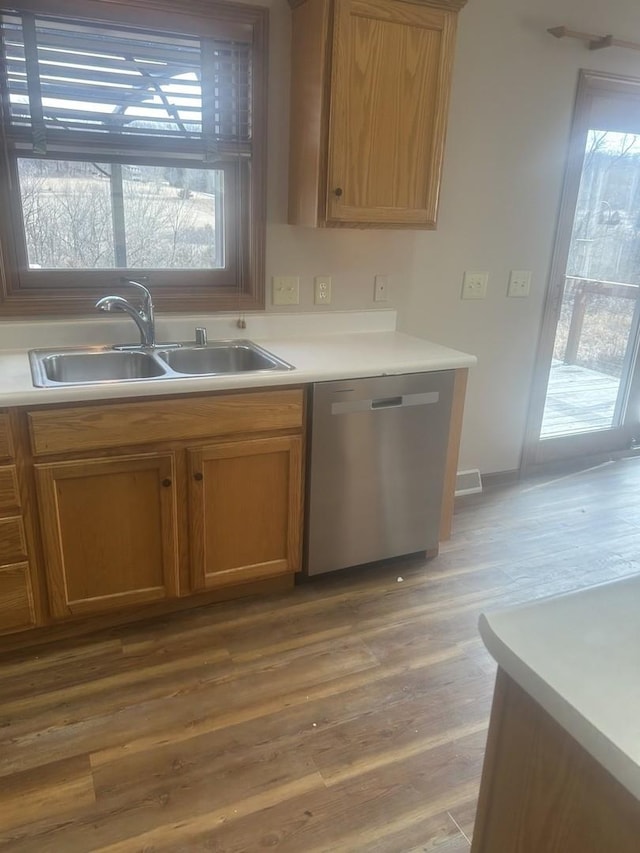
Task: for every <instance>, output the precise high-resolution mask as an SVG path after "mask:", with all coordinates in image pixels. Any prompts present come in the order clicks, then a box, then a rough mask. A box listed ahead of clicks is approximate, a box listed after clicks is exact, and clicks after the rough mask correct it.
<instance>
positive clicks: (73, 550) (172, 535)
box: [35, 452, 178, 618]
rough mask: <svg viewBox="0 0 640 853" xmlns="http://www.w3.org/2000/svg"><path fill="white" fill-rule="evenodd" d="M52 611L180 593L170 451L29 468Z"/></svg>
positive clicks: (59, 613)
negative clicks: (33, 473)
mask: <svg viewBox="0 0 640 853" xmlns="http://www.w3.org/2000/svg"><path fill="white" fill-rule="evenodd" d="M35 471H36V482H37V487H38V499H39V504H40V523H41V532H42V539H43V547H44V557H45V572H46V577H47V585H48V588H49V600H50V606H51V612H52V615H53V616H54V617H55V618H63V617H66V616H70V615H77V614H85V613H87V614H88V613H94V612H104V611H109V610H113V609H115V608H120V607H123V606H125V605H132V604H140V603H145V602H151V601H157V600H159V599H163V598H170V597H175V596H177V594H178V551H177V511H176V489H175V461H174V454H173V453H170V452H168V453H153V454H142V455H137V456H126V457H113V458H107V459H85V460H81V461H76V462H52V463H47V464H37V465H36V466H35Z"/></svg>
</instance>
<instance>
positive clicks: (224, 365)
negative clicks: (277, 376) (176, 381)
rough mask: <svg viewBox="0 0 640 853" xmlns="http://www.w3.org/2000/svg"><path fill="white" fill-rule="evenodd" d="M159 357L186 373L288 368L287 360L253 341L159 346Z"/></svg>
mask: <svg viewBox="0 0 640 853" xmlns="http://www.w3.org/2000/svg"><path fill="white" fill-rule="evenodd" d="M158 356H159V357H160V358H161V359H162V360H163V361H164V362H166V364H168V365H169V367H170V368H171V370H174V371H175V372H176V373H183V374H186V375H187V376H194V375H197V376H202V375H206V374H220V373H246V372H247V371H251V370H274V369H278V368H279V369H282V368H284V369H288V368H289V365H287V364H286V363H285V362H283V361H280V359H279V358H276V356H274V355H272V354H271V353H268V352H266V351H265V350H263V349H260V347H257V346H256V345H255V344H252V343H251V342H250V341H229V342H226V341H225V342H224V343H220V344H212V345H211V346H204V347H181V348H180V349H171V350H166V351H163V350H162V349H160V350H158Z"/></svg>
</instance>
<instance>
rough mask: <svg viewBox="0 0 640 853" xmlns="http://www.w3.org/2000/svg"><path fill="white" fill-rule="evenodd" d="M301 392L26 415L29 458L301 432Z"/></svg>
mask: <svg viewBox="0 0 640 853" xmlns="http://www.w3.org/2000/svg"><path fill="white" fill-rule="evenodd" d="M302 414H303V392H302V389H300V388H294V389H286V390H284V391H256V392H250V393H247V394H225V395H219V396H207V397H195V398H194V397H190V398H188V399H185V398H184V397H182V398H181V397H176V398H172V399H170V400H154V401H150V402H140V403H121V404H115V405H100V406H82V407H73V408H65V409H49V410H43V411H34V412H30V413H29V416H28V417H29V429H30V433H31V446H32V448H33V452H34V454H35V455H43V454H47V453H64V452H66V451H83V450H98V449H100V448H107V447H127V446H132V445H135V444H152V443H153V442H160V441H180V440H184V439H187V440H192V439H198V438H211V437H215V436H219V435H232V434H234V433H255V432H268V431H271V430H281V429H299V428H301V427H302Z"/></svg>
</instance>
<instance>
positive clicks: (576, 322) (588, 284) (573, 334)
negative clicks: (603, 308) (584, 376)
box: [564, 276, 640, 364]
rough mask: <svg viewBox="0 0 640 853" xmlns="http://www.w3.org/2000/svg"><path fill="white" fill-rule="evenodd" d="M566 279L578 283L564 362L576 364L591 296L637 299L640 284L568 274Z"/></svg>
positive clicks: (639, 292)
mask: <svg viewBox="0 0 640 853" xmlns="http://www.w3.org/2000/svg"><path fill="white" fill-rule="evenodd" d="M566 281H567V282H569V281H575V282H577V283H576V286H575V297H574V300H573V310H572V312H571V321H570V323H569V332H568V335H567V345H566V347H565V353H564V363H565V364H576V363H577V360H578V347H579V346H580V338H581V336H582V327H583V325H584V317H585V313H586V310H587V305H588V302H589V300H590V299H591V297H592V296H615V297H619V298H622V299H633V300H636V299H638V296H639V295H640V285H639V284H625V283H623V282H619V281H599V280H597V279H593V278H578V277H577V276H567V277H566Z"/></svg>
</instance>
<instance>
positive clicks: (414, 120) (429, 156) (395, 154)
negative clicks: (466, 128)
mask: <svg viewBox="0 0 640 853" xmlns="http://www.w3.org/2000/svg"><path fill="white" fill-rule="evenodd" d="M456 20H457V18H456V12H455V11H447V10H444V9H438V8H430V7H429V6H427V5H423V4H417V3H405V2H402V3H400V2H392V1H391V0H337V3H336V18H335V29H334V40H333V57H334V65H333V73H332V78H331V107H330V119H329V121H330V126H329V165H328V182H327V219H328V220H329V221H330V222H331V221H333V222H334V223H340V222H344V223H358V222H362V223H370V224H390V225H398V226H403V225H404V226H411V225H413V226H421V227H434V226H435V221H436V213H437V206H438V193H439V187H440V173H441V165H442V154H443V149H444V138H445V129H446V118H447V109H448V100H449V86H450V77H451V68H452V61H453V49H454V39H455V27H456Z"/></svg>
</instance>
